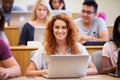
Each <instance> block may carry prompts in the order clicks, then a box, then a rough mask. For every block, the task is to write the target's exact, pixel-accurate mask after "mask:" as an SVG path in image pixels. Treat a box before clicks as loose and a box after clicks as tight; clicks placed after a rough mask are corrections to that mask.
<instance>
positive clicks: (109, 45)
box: [102, 41, 119, 66]
mask: <svg viewBox="0 0 120 80" xmlns="http://www.w3.org/2000/svg"><path fill="white" fill-rule="evenodd" d="M118 50H119V48H117V46H116V45H115V43H114V42H113V41H110V42H106V43H105V45H104V46H103V51H102V56H106V57H108V58H110V60H111V63H112V66H116V65H117V58H118Z"/></svg>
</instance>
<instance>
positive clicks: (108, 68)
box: [101, 56, 116, 74]
mask: <svg viewBox="0 0 120 80" xmlns="http://www.w3.org/2000/svg"><path fill="white" fill-rule="evenodd" d="M113 71H116V67H114V66H112V64H111V61H110V59H109V58H108V57H105V56H103V57H102V71H101V73H102V74H108V73H110V72H113Z"/></svg>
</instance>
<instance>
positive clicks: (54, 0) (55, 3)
mask: <svg viewBox="0 0 120 80" xmlns="http://www.w3.org/2000/svg"><path fill="white" fill-rule="evenodd" d="M49 4H50V7H51V9H52V10H65V2H64V0H49Z"/></svg>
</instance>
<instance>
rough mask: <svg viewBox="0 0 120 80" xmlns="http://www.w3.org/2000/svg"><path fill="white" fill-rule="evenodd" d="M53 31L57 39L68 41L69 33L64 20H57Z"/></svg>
mask: <svg viewBox="0 0 120 80" xmlns="http://www.w3.org/2000/svg"><path fill="white" fill-rule="evenodd" d="M53 33H54V36H55V39H56V40H57V41H66V38H67V35H68V28H67V24H66V23H65V22H64V21H63V20H59V19H58V20H56V21H55V23H54V26H53Z"/></svg>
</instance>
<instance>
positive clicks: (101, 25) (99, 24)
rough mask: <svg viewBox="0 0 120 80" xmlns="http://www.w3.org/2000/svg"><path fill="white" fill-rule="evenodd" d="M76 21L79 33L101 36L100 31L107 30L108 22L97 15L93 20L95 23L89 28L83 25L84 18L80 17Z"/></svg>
mask: <svg viewBox="0 0 120 80" xmlns="http://www.w3.org/2000/svg"><path fill="white" fill-rule="evenodd" d="M74 22H75V24H76V25H77V27H78V29H79V33H80V34H82V35H88V36H92V37H96V38H99V33H100V32H101V31H107V27H106V24H105V22H104V20H102V19H101V18H97V17H95V18H94V20H93V24H92V25H91V26H90V28H89V29H87V28H85V27H84V26H83V24H82V18H78V19H76V20H74Z"/></svg>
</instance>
